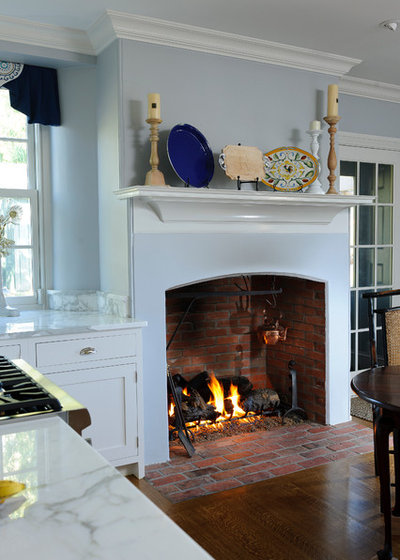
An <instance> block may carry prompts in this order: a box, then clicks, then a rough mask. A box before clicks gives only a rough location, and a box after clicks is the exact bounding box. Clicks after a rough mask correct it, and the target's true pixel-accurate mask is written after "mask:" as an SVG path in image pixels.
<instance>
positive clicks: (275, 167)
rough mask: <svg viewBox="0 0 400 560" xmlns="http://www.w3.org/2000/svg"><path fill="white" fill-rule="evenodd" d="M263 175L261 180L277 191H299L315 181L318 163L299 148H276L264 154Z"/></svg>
mask: <svg viewBox="0 0 400 560" xmlns="http://www.w3.org/2000/svg"><path fill="white" fill-rule="evenodd" d="M264 162H265V177H264V179H262V182H263V183H264V184H265V185H268V186H269V187H271V188H272V189H274V190H277V191H299V190H301V189H304V188H305V187H308V186H309V185H311V183H313V182H314V181H315V179H316V178H317V176H318V172H319V164H318V161H317V160H316V159H315V157H314V156H313V155H312V154H310V153H308V152H305V151H304V150H301V149H300V148H291V147H290V148H276V149H275V150H271V151H270V152H267V153H266V154H264Z"/></svg>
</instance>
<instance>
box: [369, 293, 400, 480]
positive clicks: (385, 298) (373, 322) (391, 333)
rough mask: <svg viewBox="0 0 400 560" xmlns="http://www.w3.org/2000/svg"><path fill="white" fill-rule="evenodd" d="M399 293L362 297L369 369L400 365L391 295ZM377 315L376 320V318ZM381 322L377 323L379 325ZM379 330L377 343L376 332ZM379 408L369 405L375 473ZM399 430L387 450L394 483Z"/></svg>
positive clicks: (399, 470)
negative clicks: (391, 462)
mask: <svg viewBox="0 0 400 560" xmlns="http://www.w3.org/2000/svg"><path fill="white" fill-rule="evenodd" d="M398 295H400V290H382V291H377V292H367V293H364V294H363V298H365V299H366V300H367V305H368V332H369V350H370V365H371V369H372V368H376V367H379V366H395V365H400V306H393V305H392V297H393V296H398ZM378 318H379V319H378ZM379 322H380V325H379ZM378 326H380V327H381V329H379V330H380V331H381V337H380V340H379V344H378V339H377V333H379V330H378V328H377V327H378ZM381 413H382V410H381V409H380V408H379V407H378V406H374V405H373V406H372V419H373V430H374V460H375V474H378V466H377V455H376V445H375V443H376V419H377V417H378V415H379V414H381ZM399 443H400V434H399V430H397V429H395V430H393V449H391V450H390V451H389V453H392V454H394V471H395V485H400V457H399V453H398V451H399V449H400V446H399Z"/></svg>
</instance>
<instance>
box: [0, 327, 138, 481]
mask: <svg viewBox="0 0 400 560" xmlns="http://www.w3.org/2000/svg"><path fill="white" fill-rule="evenodd" d="M2 342H3V341H2V340H1V336H0V355H4V356H6V357H8V358H10V359H15V358H22V359H24V360H26V361H27V362H28V363H30V364H31V365H32V366H33V367H35V368H37V369H38V370H39V371H40V373H42V374H43V375H45V376H46V377H48V378H49V379H50V380H51V381H52V382H53V383H56V384H57V385H58V386H59V387H62V388H63V389H64V390H65V391H66V392H67V393H69V394H70V395H71V396H73V397H74V398H75V399H77V400H78V401H79V402H80V403H81V404H83V405H84V406H85V407H86V408H87V409H88V411H89V414H90V417H91V421H92V423H91V425H90V426H89V427H88V428H86V429H85V430H84V431H83V433H82V436H83V437H84V438H85V439H87V440H88V441H89V442H90V443H91V444H92V445H93V447H94V449H96V450H97V451H98V452H99V453H101V454H102V455H103V456H104V457H105V458H106V459H107V460H108V461H109V462H110V463H111V464H112V465H114V466H116V467H120V470H122V471H123V473H124V474H135V475H136V476H137V477H139V478H141V477H143V476H144V456H143V424H142V417H143V413H142V364H141V328H134V327H129V328H126V327H124V328H121V329H115V328H113V329H112V330H101V331H99V332H91V333H90V334H89V333H86V332H85V333H79V334H77V333H71V334H65V333H63V334H62V335H59V334H54V335H47V334H46V336H41V335H35V336H34V337H31V338H24V339H21V340H19V339H13V340H12V344H11V343H10V344H8V343H7V344H6V343H5V341H4V343H2ZM10 342H11V341H10Z"/></svg>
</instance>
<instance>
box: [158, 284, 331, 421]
mask: <svg viewBox="0 0 400 560" xmlns="http://www.w3.org/2000/svg"><path fill="white" fill-rule="evenodd" d="M268 292H270V293H268ZM249 293H251V294H252V295H241V294H249ZM166 295H167V297H166V322H167V327H166V331H167V340H168V343H169V344H170V345H169V348H168V345H167V348H168V350H167V361H168V364H169V367H170V372H171V374H172V375H179V376H181V377H182V380H184V381H186V382H190V381H191V380H192V379H197V377H198V375H199V374H200V373H201V372H209V373H212V374H215V376H216V378H217V379H219V378H227V377H242V378H246V379H247V380H249V382H250V383H251V384H252V386H253V388H254V389H264V388H268V389H273V390H275V391H277V392H278V394H279V397H280V400H281V403H282V404H283V403H286V404H291V401H292V393H291V391H292V386H291V385H292V384H291V379H290V377H289V375H288V363H289V361H291V360H294V361H295V362H296V364H295V369H296V372H297V391H298V393H297V395H298V406H299V407H300V408H303V409H304V410H305V411H306V413H307V416H308V418H309V419H310V420H312V421H315V422H319V423H324V422H325V418H326V411H325V285H324V284H323V283H321V282H315V281H311V280H305V279H303V278H292V277H287V276H278V277H276V276H270V275H253V276H229V277H225V278H219V279H217V280H212V281H207V282H201V283H196V284H191V285H189V286H185V287H182V288H179V289H175V290H169V291H168V292H167V294H166ZM276 323H278V326H279V328H281V330H282V333H285V336H281V337H280V338H281V340H279V338H278V336H277V338H278V341H277V342H276V341H275V339H274V340H270V339H267V342H268V343H267V344H266V342H265V337H264V335H265V332H266V331H265V325H267V326H268V325H273V326H275V324H276ZM283 325H284V327H283ZM268 328H269V327H268ZM267 332H271V331H267ZM272 332H276V333H277V334H278V333H279V330H276V331H272ZM286 332H287V337H286ZM283 339H285V340H283Z"/></svg>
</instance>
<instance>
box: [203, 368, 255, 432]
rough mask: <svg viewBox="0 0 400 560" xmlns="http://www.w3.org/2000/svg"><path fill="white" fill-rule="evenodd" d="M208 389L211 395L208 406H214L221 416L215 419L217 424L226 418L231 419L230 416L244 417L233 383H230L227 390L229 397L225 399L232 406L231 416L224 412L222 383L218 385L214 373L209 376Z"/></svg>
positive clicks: (236, 389)
mask: <svg viewBox="0 0 400 560" xmlns="http://www.w3.org/2000/svg"><path fill="white" fill-rule="evenodd" d="M208 387H209V389H210V391H211V393H212V395H213V396H212V398H211V400H210V401H209V404H212V405H214V406H215V408H216V409H217V410H218V412H219V413H220V414H221V416H220V417H219V418H218V419H217V422H221V421H222V420H225V419H226V418H231V416H244V415H245V414H246V413H245V411H244V410H243V409H242V408H240V406H239V399H240V395H239V392H238V388H237V387H236V385H233V383H231V386H230V388H229V395H228V396H227V399H230V400H231V401H232V404H233V414H232V415H231V414H230V413H228V412H227V411H226V410H225V403H224V400H225V398H224V387H223V385H222V383H220V382H219V381H218V379H217V378H216V377H215V375H214V373H211V374H210V383H208Z"/></svg>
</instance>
